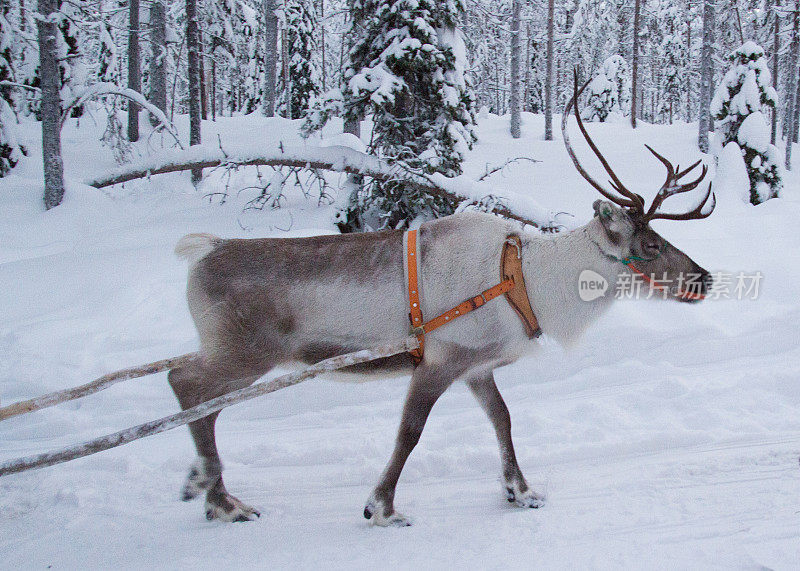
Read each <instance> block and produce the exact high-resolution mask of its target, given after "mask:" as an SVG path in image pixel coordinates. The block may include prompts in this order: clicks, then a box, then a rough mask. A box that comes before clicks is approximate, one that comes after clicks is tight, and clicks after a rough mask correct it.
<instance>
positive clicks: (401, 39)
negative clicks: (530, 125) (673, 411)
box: [0, 0, 800, 230]
mask: <svg viewBox="0 0 800 571" xmlns="http://www.w3.org/2000/svg"><path fill="white" fill-rule="evenodd" d="M1 10H2V19H0V27H1V28H0V36H1V37H2V39H1V40H0V45H2V47H3V50H2V57H1V59H0V66H2V71H1V72H0V73H1V74H2V80H0V81H2V84H0V89H2V95H3V101H2V105H3V110H2V114H0V119H1V120H2V125H0V137H1V138H0V148H1V149H2V164H0V174H2V175H5V174H7V173H9V172H10V171H11V170H12V169H13V168H14V166H15V165H16V164H17V162H18V161H19V160H20V157H21V156H23V155H25V154H26V149H25V147H24V145H21V144H20V143H19V142H18V140H17V137H16V135H15V130H16V129H17V126H18V124H19V123H20V122H25V121H31V120H36V121H40V122H41V126H42V133H43V140H44V141H45V142H46V143H47V144H45V145H44V149H43V153H44V157H43V160H44V164H45V165H46V168H45V169H44V174H45V193H44V203H45V206H46V207H47V208H51V207H54V206H57V205H58V204H59V203H60V201H61V197H62V196H63V193H64V182H63V166H61V163H62V159H61V152H60V148H61V142H60V130H61V127H62V126H63V124H64V122H65V121H66V120H67V119H68V118H72V119H76V120H80V118H81V117H82V116H83V115H84V114H88V115H90V116H91V117H92V118H93V120H94V121H105V123H106V128H105V131H104V132H103V135H102V141H103V144H104V145H106V146H107V147H109V148H110V149H111V150H112V151H113V153H114V157H115V159H116V160H117V162H118V163H120V164H125V163H128V162H130V161H131V160H132V154H133V151H132V148H131V145H132V143H135V142H136V141H138V140H139V139H140V137H141V136H145V137H150V133H147V132H145V133H142V132H140V131H141V130H142V126H141V125H140V115H141V114H142V113H143V114H144V115H146V116H148V118H149V120H150V123H151V125H152V127H153V128H155V129H157V130H160V131H162V132H168V133H170V134H171V135H172V139H173V140H169V141H167V144H166V146H167V147H168V146H170V144H171V145H173V146H174V145H179V146H182V144H181V140H180V137H179V136H178V135H177V134H176V131H175V127H174V125H173V121H174V120H175V117H176V116H188V118H189V123H190V132H189V137H188V139H189V140H188V141H184V143H188V145H198V144H201V143H202V142H203V141H204V137H203V126H202V125H203V121H212V122H214V121H216V120H217V118H222V117H226V116H233V115H246V114H250V113H259V114H261V115H264V116H266V117H273V116H280V117H285V118H289V119H304V120H305V123H304V125H303V128H302V129H303V130H304V133H305V134H306V135H308V134H309V133H311V132H314V131H316V130H319V129H320V128H322V127H323V126H324V125H325V124H326V123H327V122H328V121H329V120H330V119H331V118H333V117H340V118H342V119H343V120H344V121H345V122H346V125H345V131H346V132H350V133H355V134H356V135H359V134H360V128H361V125H360V122H361V121H362V120H364V119H365V118H369V119H370V120H371V121H372V127H371V133H370V135H369V144H368V148H367V149H366V150H367V151H368V152H369V153H370V154H372V155H375V156H377V157H379V158H381V159H383V160H385V161H387V162H388V163H389V164H390V165H391V166H393V167H399V168H401V169H404V170H405V171H406V172H412V173H417V174H430V173H433V172H437V173H442V174H443V175H444V176H446V177H453V176H455V175H458V174H461V172H462V168H461V163H462V162H463V159H464V156H463V155H464V152H465V150H468V149H470V148H471V146H472V143H473V142H474V141H475V140H476V136H477V135H476V133H475V130H474V129H473V125H474V124H475V116H476V114H477V113H481V112H484V113H494V114H497V115H503V114H506V113H507V114H509V115H510V125H509V129H510V132H511V136H512V137H515V138H518V137H519V136H520V113H521V112H531V113H537V114H543V115H544V118H545V129H544V137H545V139H548V140H549V139H552V136H553V134H552V121H553V119H552V117H553V113H554V111H556V112H557V111H558V110H560V109H563V107H564V106H565V104H566V102H567V100H568V99H569V97H570V96H571V90H572V75H573V70H576V69H577V70H580V72H581V73H582V74H583V75H585V76H586V77H589V78H592V79H591V82H590V84H589V87H588V91H587V92H586V107H585V109H584V111H582V113H583V116H584V119H586V120H588V121H599V122H605V121H620V120H622V119H623V118H624V117H628V118H629V120H630V123H631V126H632V127H633V128H635V127H636V124H637V120H641V121H646V122H648V123H651V124H672V123H674V122H675V121H684V122H692V121H697V123H698V140H697V144H698V147H699V149H700V150H701V151H703V152H708V150H709V131H711V132H717V133H718V135H719V139H720V140H719V145H722V146H724V145H725V144H727V143H728V142H730V141H735V140H738V139H737V137H741V138H742V139H743V140H744V139H746V141H745V142H742V141H739V144H740V145H741V146H742V147H743V148H744V149H747V150H746V152H745V151H743V153H744V155H745V156H744V158H745V162H746V163H747V165H748V167H747V168H748V171H749V172H750V179H751V189H750V192H751V201H752V202H753V203H754V204H758V203H760V202H762V201H764V200H766V199H768V198H771V197H774V196H777V195H778V193H779V189H780V186H781V182H780V179H781V176H780V170H781V166H780V165H781V164H783V165H785V168H786V169H791V147H792V146H791V145H786V144H785V141H787V140H792V141H795V142H796V141H797V136H798V126H800V121H799V120H798V114H799V113H800V100H798V97H800V82H798V80H797V79H798V49H799V48H798V45H799V43H800V39H798V33H799V32H798V15H797V12H798V6H797V5H793V4H791V3H789V4H786V3H784V4H781V3H780V2H778V1H777V0H763V1H759V2H741V1H740V0H733V1H727V0H726V1H720V0H717V1H703V2H690V1H686V2H681V1H671V0H670V1H666V0H665V1H661V0H659V1H655V0H651V1H644V2H643V1H642V0H635V1H631V0H624V1H620V2H614V1H605V0H604V1H597V0H587V1H583V2H579V1H573V0H569V1H567V2H555V0H553V1H550V2H547V3H544V2H540V3H536V2H523V1H521V0H520V1H513V2H508V3H497V2H482V1H480V0H470V1H466V2H462V1H456V0H453V1H448V2H444V3H440V2H424V1H417V0H414V1H408V2H405V1H397V2H382V1H374V2H372V1H367V0H364V1H349V2H343V1H336V0H328V1H327V2H326V1H325V0H318V1H310V0H286V1H285V2H281V1H280V0H264V1H263V2H255V1H247V0H224V1H208V2H204V1H203V0H192V1H187V2H179V1H166V2H159V1H145V2H143V3H142V2H141V1H140V0H131V1H130V2H115V1H112V0H107V1H79V2H61V1H55V2H43V3H42V4H40V5H33V4H32V3H31V2H28V3H27V4H26V2H25V0H19V1H16V2H14V1H13V0H6V1H4V2H3V4H2V8H1ZM751 115H754V116H753V117H750V116H751ZM101 116H104V118H103V117H101ZM743 125H744V127H743ZM145 130H147V129H146V128H145ZM765 131H769V135H768V137H769V142H767V141H766V140H765V138H766V135H764V132H765ZM762 135H763V136H762ZM207 139H208V136H206V137H205V140H206V141H207ZM776 144H777V145H778V146H780V147H782V148H785V151H784V153H783V154H784V156H783V157H781V156H779V154H780V153H779V151H778V147H776ZM163 145H164V143H163V141H162V146H163ZM715 152H716V153H718V152H719V149H717V151H715ZM756 156H757V157H758V158H757V159H756ZM265 158H267V157H265ZM754 160H755V163H754ZM756 163H758V164H757V166H754V165H755V164H756ZM201 177H202V170H201V169H199V168H194V169H192V180H193V182H195V183H199V182H200V179H201ZM284 182H285V181H284ZM351 182H352V181H351ZM358 187H359V193H360V196H358V197H356V196H351V197H350V202H348V203H347V204H344V205H343V207H342V212H341V223H340V227H341V228H343V229H348V230H352V229H364V228H366V227H369V228H376V227H386V226H391V227H397V225H398V224H400V223H401V222H404V223H408V222H410V221H411V220H412V219H413V218H414V217H415V216H417V215H419V214H422V213H427V215H429V216H431V215H432V216H441V215H446V214H450V213H452V212H453V211H454V209H455V208H456V207H457V205H458V197H455V196H450V195H449V194H442V193H439V194H437V195H433V194H432V193H431V192H430V190H424V189H423V190H420V189H413V188H412V187H411V186H410V185H409V184H404V185H400V186H397V185H393V184H391V183H387V182H386V181H384V182H382V183H380V184H378V185H375V184H373V183H371V182H368V183H366V186H364V182H363V181H360V182H359V183H358ZM273 190H274V189H273ZM370 213H371V214H370ZM376 216H377V217H378V218H377V219H376V218H375V217H376Z"/></svg>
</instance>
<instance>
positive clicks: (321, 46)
mask: <svg viewBox="0 0 800 571" xmlns="http://www.w3.org/2000/svg"><path fill="white" fill-rule="evenodd" d="M317 14H318V18H319V20H318V22H319V34H320V41H319V49H320V52H321V54H320V55H321V56H322V74H321V75H322V93H325V92H326V91H327V90H328V88H327V83H328V82H327V78H328V74H327V72H326V70H325V0H319V7H318V8H317Z"/></svg>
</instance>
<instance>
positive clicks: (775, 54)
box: [770, 2, 781, 145]
mask: <svg viewBox="0 0 800 571" xmlns="http://www.w3.org/2000/svg"><path fill="white" fill-rule="evenodd" d="M779 4H780V3H779V2H775V4H774V5H773V6H772V11H773V13H774V14H773V18H774V19H775V21H774V22H773V23H772V88H773V89H775V92H776V93H777V92H778V61H779V60H780V47H781V42H780V27H781V20H780V17H779V14H778V5H779ZM777 136H778V108H777V107H774V108H773V109H772V131H771V134H770V143H771V144H773V145H774V144H775V140H776V139H777Z"/></svg>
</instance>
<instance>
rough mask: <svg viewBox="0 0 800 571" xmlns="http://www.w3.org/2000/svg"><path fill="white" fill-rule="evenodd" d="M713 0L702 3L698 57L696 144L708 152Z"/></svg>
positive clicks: (705, 0)
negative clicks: (701, 25)
mask: <svg viewBox="0 0 800 571" xmlns="http://www.w3.org/2000/svg"><path fill="white" fill-rule="evenodd" d="M714 17H715V16H714V0H704V3H703V51H702V53H701V57H700V60H701V61H700V109H699V115H698V116H699V119H700V120H699V121H698V131H699V133H698V137H697V144H698V146H699V147H700V150H701V151H703V152H704V153H707V152H708V132H709V131H710V130H711V115H710V111H709V107H710V105H711V81H712V79H713V77H714V62H713V60H712V58H713V57H714V25H715V24H714Z"/></svg>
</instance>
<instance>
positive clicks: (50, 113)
mask: <svg viewBox="0 0 800 571" xmlns="http://www.w3.org/2000/svg"><path fill="white" fill-rule="evenodd" d="M57 12H58V1H57V0H39V14H40V15H41V16H42V17H41V18H37V20H36V28H37V30H38V34H39V76H40V78H41V79H40V81H41V89H42V103H41V114H42V159H43V160H44V207H45V208H47V209H48V210H49V209H50V208H53V207H54V206H58V205H59V204H61V200H62V199H63V198H64V162H63V160H62V158H61V126H60V123H61V96H60V94H59V91H60V89H61V77H60V71H59V69H58V43H57V40H56V34H58V33H59V32H58V28H57V27H56V23H55V18H56V13H57Z"/></svg>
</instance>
